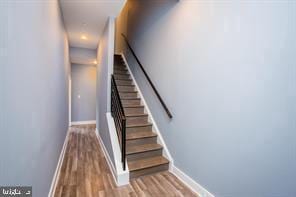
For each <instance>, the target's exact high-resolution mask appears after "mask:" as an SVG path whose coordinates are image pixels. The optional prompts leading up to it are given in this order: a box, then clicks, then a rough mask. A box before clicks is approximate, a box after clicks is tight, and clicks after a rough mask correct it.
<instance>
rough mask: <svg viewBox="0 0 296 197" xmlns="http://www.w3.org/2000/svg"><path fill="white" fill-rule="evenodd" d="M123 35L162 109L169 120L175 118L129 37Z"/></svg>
mask: <svg viewBox="0 0 296 197" xmlns="http://www.w3.org/2000/svg"><path fill="white" fill-rule="evenodd" d="M121 35H122V37H123V38H124V40H125V42H126V44H127V46H128V48H129V49H130V51H131V52H132V54H133V56H134V57H135V59H136V61H137V63H138V64H139V66H140V68H141V70H142V71H143V73H144V75H145V77H146V78H147V80H148V82H149V84H150V85H151V87H152V89H153V91H154V93H155V94H156V96H157V98H158V99H159V101H160V103H161V105H162V107H163V108H164V110H165V111H166V113H167V115H168V116H169V118H173V116H172V113H171V112H170V110H169V109H168V107H167V106H166V104H165V103H164V101H163V99H162V98H161V96H160V94H159V93H158V91H157V89H156V87H155V85H154V84H153V83H152V81H151V79H150V77H149V76H148V74H147V72H146V71H145V69H144V67H143V65H142V64H141V62H140V60H139V58H138V57H137V55H136V54H135V52H134V50H133V48H132V47H131V45H130V44H129V42H128V39H127V37H126V36H125V35H124V34H121Z"/></svg>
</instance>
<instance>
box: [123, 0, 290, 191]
mask: <svg viewBox="0 0 296 197" xmlns="http://www.w3.org/2000/svg"><path fill="white" fill-rule="evenodd" d="M124 12H128V14H125V15H126V16H128V20H127V21H128V28H127V29H128V37H129V40H130V43H131V45H132V47H133V48H134V50H135V52H136V54H137V56H138V57H139V59H140V61H141V62H142V64H143V65H144V67H145V69H146V71H147V73H148V74H149V76H150V77H151V79H152V81H153V82H154V83H155V86H156V88H157V89H158V90H159V92H160V94H161V96H162V97H163V99H164V101H165V103H166V104H167V105H168V108H169V109H170V110H171V111H172V114H173V119H172V120H169V119H168V117H167V115H166V113H165V112H164V110H163V108H162V107H161V105H160V103H159V101H158V100H157V98H156V96H155V94H154V93H153V91H152V90H151V87H150V86H149V85H148V83H147V80H146V79H145V78H144V76H143V73H142V72H141V71H140V70H139V67H138V65H136V62H135V60H134V58H133V57H132V56H131V55H130V52H129V51H127V52H126V55H127V57H128V62H129V64H130V66H131V69H132V72H133V74H134V75H135V77H136V79H137V82H138V84H139V85H140V89H141V91H142V92H143V93H144V96H145V99H146V101H147V102H148V105H149V107H150V109H151V110H152V113H153V116H154V119H155V120H156V121H157V124H158V127H159V129H160V131H161V133H162V135H163V137H164V139H165V142H166V144H167V146H168V148H169V150H170V152H171V154H172V156H173V158H174V160H175V165H176V166H177V167H178V168H179V169H181V170H182V171H184V172H185V173H186V174H188V175H189V176H191V177H192V178H193V179H194V180H195V181H196V182H198V183H199V184H201V185H202V186H204V187H205V188H206V189H208V190H209V191H210V192H211V193H213V194H214V195H215V196H223V197H245V196H252V197H270V196H276V197H292V196H296V187H295V182H296V167H295V166H296V157H295V155H296V146H295V144H296V132H295V129H296V122H295V117H296V103H295V99H296V91H295V88H296V87H295V85H296V58H295V54H294V53H295V51H296V39H295V35H296V26H295V25H296V4H295V2H293V1H198V0H196V1H189V0H183V1H179V2H173V1H137V0H131V1H129V2H128V5H127V7H126V8H125V9H124ZM184 153H186V154H184Z"/></svg>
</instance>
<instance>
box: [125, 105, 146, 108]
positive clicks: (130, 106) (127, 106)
mask: <svg viewBox="0 0 296 197" xmlns="http://www.w3.org/2000/svg"><path fill="white" fill-rule="evenodd" d="M143 107H144V105H124V106H123V108H143Z"/></svg>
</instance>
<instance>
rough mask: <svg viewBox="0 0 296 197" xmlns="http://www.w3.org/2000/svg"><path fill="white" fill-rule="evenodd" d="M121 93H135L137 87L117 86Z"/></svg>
mask: <svg viewBox="0 0 296 197" xmlns="http://www.w3.org/2000/svg"><path fill="white" fill-rule="evenodd" d="M117 89H118V91H119V92H121V91H135V86H117Z"/></svg>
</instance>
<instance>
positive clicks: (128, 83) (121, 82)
mask: <svg viewBox="0 0 296 197" xmlns="http://www.w3.org/2000/svg"><path fill="white" fill-rule="evenodd" d="M132 84H133V82H132V80H129V81H128V80H116V85H118V86H120V85H132Z"/></svg>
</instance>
